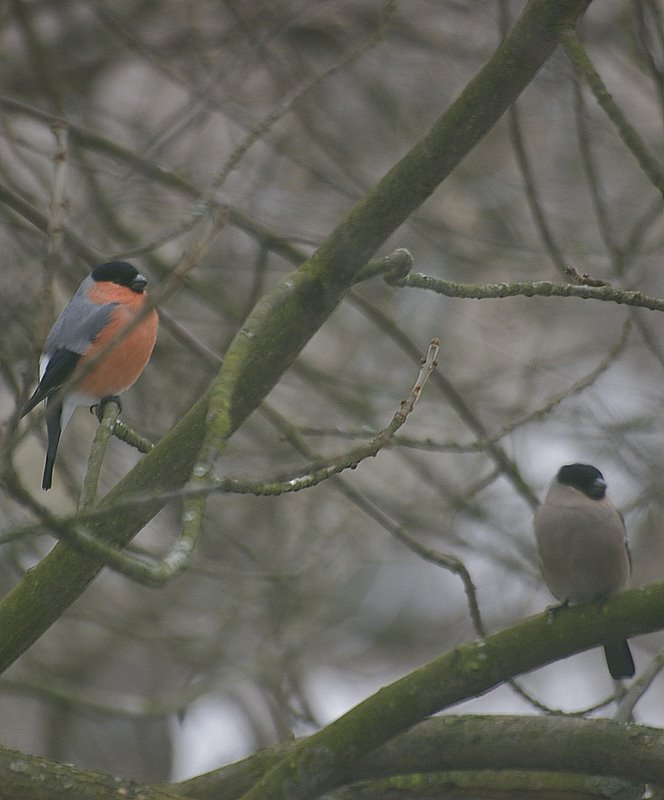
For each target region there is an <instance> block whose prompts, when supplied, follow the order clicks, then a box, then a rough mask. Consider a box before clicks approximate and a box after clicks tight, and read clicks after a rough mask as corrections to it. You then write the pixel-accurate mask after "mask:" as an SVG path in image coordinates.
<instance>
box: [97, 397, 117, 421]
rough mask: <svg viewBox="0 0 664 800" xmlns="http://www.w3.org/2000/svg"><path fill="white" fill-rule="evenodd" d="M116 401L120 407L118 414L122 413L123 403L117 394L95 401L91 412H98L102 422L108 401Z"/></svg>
mask: <svg viewBox="0 0 664 800" xmlns="http://www.w3.org/2000/svg"><path fill="white" fill-rule="evenodd" d="M111 402H112V403H115V404H116V405H117V407H118V415H119V414H121V413H122V403H121V402H120V398H119V397H118V396H117V395H114V394H112V395H109V396H108V397H102V399H101V400H100V401H99V402H98V403H95V405H93V406H90V413H91V414H96V415H97V419H98V420H99V421H100V422H101V421H102V418H103V416H104V409H105V408H106V404H107V403H111Z"/></svg>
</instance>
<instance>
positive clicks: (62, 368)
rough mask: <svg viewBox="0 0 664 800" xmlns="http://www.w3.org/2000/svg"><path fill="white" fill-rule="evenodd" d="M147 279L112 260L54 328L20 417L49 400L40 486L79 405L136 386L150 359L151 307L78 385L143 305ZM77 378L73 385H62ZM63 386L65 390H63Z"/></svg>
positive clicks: (154, 318) (49, 473)
mask: <svg viewBox="0 0 664 800" xmlns="http://www.w3.org/2000/svg"><path fill="white" fill-rule="evenodd" d="M146 285H147V279H146V278H144V277H143V276H142V275H139V273H138V271H137V270H136V269H134V267H132V266H131V264H128V263H127V262H125V261H109V262H108V263H106V264H102V265H101V266H99V267H97V268H96V269H94V270H93V271H92V273H91V274H90V275H89V276H88V277H87V278H86V279H85V280H84V281H83V283H81V285H80V286H79V287H78V291H77V292H76V294H75V295H74V296H73V297H72V299H71V300H70V301H69V303H68V304H67V306H66V307H65V308H64V310H63V312H62V313H61V314H60V316H59V317H58V319H57V320H56V322H55V324H54V325H53V327H52V328H51V330H50V332H49V334H48V336H47V337H46V342H45V343H44V350H43V353H42V356H41V359H40V363H39V385H38V386H37V388H36V389H35V392H34V394H33V395H32V397H31V398H30V399H29V400H28V402H27V403H26V404H25V405H24V406H23V408H22V409H21V415H20V416H21V417H24V416H25V415H26V414H27V413H28V412H29V411H32V409H33V408H34V407H35V406H36V405H37V404H38V403H39V402H41V401H42V400H46V429H47V432H48V445H47V448H46V465H45V467H44V477H43V480H42V488H43V489H50V488H51V482H52V477H53V465H54V463H55V455H56V453H57V450H58V443H59V441H60V434H61V432H62V430H63V428H64V427H65V425H66V424H67V423H68V422H69V419H70V418H71V415H72V413H73V411H74V409H75V408H76V406H80V405H92V404H94V403H98V402H99V401H101V400H103V399H105V398H107V397H115V396H117V395H119V394H120V393H121V392H124V391H126V390H127V389H129V387H130V386H132V385H133V384H134V383H135V382H136V380H137V379H138V377H139V375H140V374H141V372H143V370H144V369H145V366H146V364H147V363H148V361H149V360H150V356H151V355H152V350H153V348H154V345H155V341H156V339H157V326H158V317H157V312H156V311H155V310H154V309H152V310H151V311H150V312H149V313H148V314H147V315H146V316H145V317H144V318H143V319H142V320H141V322H140V323H139V324H138V325H137V326H136V327H135V328H134V329H133V330H132V331H131V333H129V334H128V336H126V338H124V339H122V341H121V342H120V343H119V344H118V346H117V347H116V348H112V349H111V350H109V351H108V352H107V354H106V355H105V356H103V357H102V359H101V361H100V362H99V363H98V364H96V365H94V366H93V367H92V368H91V369H90V371H89V372H87V373H83V375H82V377H81V380H80V382H78V383H76V382H75V381H76V374H77V372H82V371H83V369H84V368H85V365H86V364H89V363H90V361H91V360H92V359H93V358H94V356H95V355H96V354H97V353H99V351H100V350H101V349H102V348H103V347H105V346H106V345H108V343H109V342H111V341H113V339H115V338H116V337H117V336H118V334H119V333H120V332H121V331H122V330H123V329H124V328H126V327H127V326H128V325H129V324H130V323H131V322H132V321H133V320H134V319H135V318H136V317H137V316H138V315H139V314H140V312H141V311H142V310H143V309H144V308H145V305H146V303H147V293H146V291H145V287H146ZM70 379H73V381H74V383H73V384H72V386H71V389H66V388H65V389H63V387H64V386H65V384H66V383H67V382H68V381H69V380H70ZM60 390H63V391H60Z"/></svg>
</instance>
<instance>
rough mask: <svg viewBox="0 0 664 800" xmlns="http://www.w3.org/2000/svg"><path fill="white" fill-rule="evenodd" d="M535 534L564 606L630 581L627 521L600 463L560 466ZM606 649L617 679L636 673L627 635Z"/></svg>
mask: <svg viewBox="0 0 664 800" xmlns="http://www.w3.org/2000/svg"><path fill="white" fill-rule="evenodd" d="M535 538H536V539H537V548H538V551H539V559H540V566H541V569H542V574H543V575H544V580H545V581H546V585H547V586H548V587H549V589H550V591H551V593H552V594H553V595H554V596H555V597H556V598H558V600H560V601H561V603H562V604H563V605H577V604H580V603H591V602H595V601H597V600H605V599H606V598H607V597H609V596H610V595H612V594H616V593H617V592H620V591H622V590H623V589H624V588H625V587H626V586H627V583H628V581H629V576H630V571H631V563H630V557H629V550H628V548H627V539H626V534H625V523H624V520H623V518H622V515H621V514H620V512H619V511H618V509H617V508H616V507H615V506H614V505H613V503H612V502H611V500H610V499H609V498H608V497H607V494H606V483H605V481H604V476H603V475H602V473H601V472H600V471H599V470H598V469H597V467H593V466H591V465H590V464H567V465H565V466H564V467H561V468H560V469H559V470H558V474H557V475H556V477H555V479H554V481H553V483H552V484H551V487H550V488H549V491H548V492H547V495H546V497H545V498H544V502H543V503H542V505H541V506H540V507H539V509H538V510H537V512H536V513H535ZM604 653H605V655H606V663H607V665H608V667H609V672H610V673H611V677H612V678H614V679H615V680H620V679H621V678H631V677H632V676H633V675H634V660H633V659H632V654H631V652H630V649H629V645H628V644H627V642H626V641H625V640H624V639H622V640H620V639H619V640H618V641H613V642H608V643H606V644H605V645H604Z"/></svg>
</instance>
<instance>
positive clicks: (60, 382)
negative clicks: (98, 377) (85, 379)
mask: <svg viewBox="0 0 664 800" xmlns="http://www.w3.org/2000/svg"><path fill="white" fill-rule="evenodd" d="M80 357H81V354H80V353H73V352H72V351H71V350H65V349H60V350H56V351H55V353H53V355H52V356H51V357H50V358H49V360H48V364H47V366H46V369H45V370H44V374H43V375H42V379H41V380H40V381H39V386H37V388H36V389H35V392H34V394H33V395H32V397H31V398H30V399H29V400H28V402H27V403H26V404H25V405H24V406H23V408H22V409H21V415H20V416H21V417H24V416H25V415H26V414H27V413H28V412H30V411H32V409H33V408H34V407H35V406H36V405H37V404H38V403H41V401H42V400H46V398H47V397H48V396H49V395H51V394H53V392H55V391H57V390H58V389H59V388H60V387H61V386H64V384H65V383H67V381H68V380H69V378H71V376H72V374H73V372H74V369H75V368H76V364H78V360H79V359H80Z"/></svg>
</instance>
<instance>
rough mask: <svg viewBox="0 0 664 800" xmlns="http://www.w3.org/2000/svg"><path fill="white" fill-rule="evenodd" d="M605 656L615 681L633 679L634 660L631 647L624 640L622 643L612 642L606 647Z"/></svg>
mask: <svg viewBox="0 0 664 800" xmlns="http://www.w3.org/2000/svg"><path fill="white" fill-rule="evenodd" d="M604 655H605V656H606V664H607V666H608V668H609V672H610V673H611V677H612V678H613V679H614V680H615V681H619V680H621V679H622V678H631V677H632V676H633V675H634V671H635V669H634V659H633V658H632V652H631V650H630V649H629V645H628V644H627V642H626V641H625V640H624V639H623V640H622V642H612V643H611V644H605V645H604Z"/></svg>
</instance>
